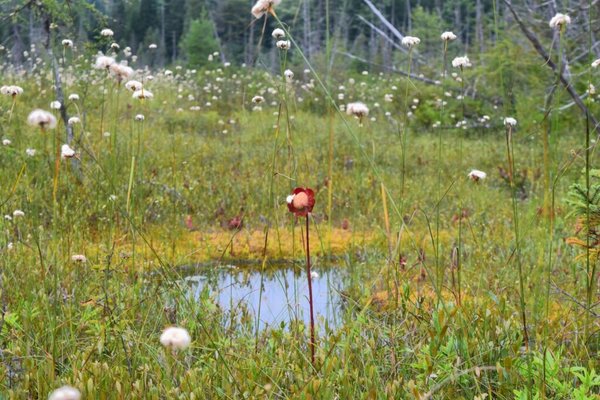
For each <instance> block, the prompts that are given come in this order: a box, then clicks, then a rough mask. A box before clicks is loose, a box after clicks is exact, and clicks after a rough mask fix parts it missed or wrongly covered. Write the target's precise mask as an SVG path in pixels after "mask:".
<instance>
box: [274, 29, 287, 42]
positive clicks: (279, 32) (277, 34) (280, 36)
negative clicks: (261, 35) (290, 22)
mask: <svg viewBox="0 0 600 400" xmlns="http://www.w3.org/2000/svg"><path fill="white" fill-rule="evenodd" d="M271 36H273V39H276V40H279V39H283V38H284V37H285V31H284V30H283V29H281V28H276V29H273V33H271Z"/></svg>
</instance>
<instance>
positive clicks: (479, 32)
mask: <svg viewBox="0 0 600 400" xmlns="http://www.w3.org/2000/svg"><path fill="white" fill-rule="evenodd" d="M475 32H476V37H477V43H478V44H479V54H482V53H483V51H484V47H485V46H484V43H483V4H481V0H477V2H476V5H475Z"/></svg>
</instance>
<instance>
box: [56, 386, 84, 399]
mask: <svg viewBox="0 0 600 400" xmlns="http://www.w3.org/2000/svg"><path fill="white" fill-rule="evenodd" d="M80 399H81V393H80V392H79V390H77V389H75V388H74V387H72V386H63V387H61V388H58V389H56V390H55V391H53V392H52V393H50V396H49V397H48V400H80Z"/></svg>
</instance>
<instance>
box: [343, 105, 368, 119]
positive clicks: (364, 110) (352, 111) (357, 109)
mask: <svg viewBox="0 0 600 400" xmlns="http://www.w3.org/2000/svg"><path fill="white" fill-rule="evenodd" d="M346 114H348V115H352V116H355V117H358V118H363V117H366V116H367V115H369V107H367V106H366V104H365V103H363V102H360V101H357V102H355V103H350V104H348V105H347V106H346Z"/></svg>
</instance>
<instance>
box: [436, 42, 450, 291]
mask: <svg viewBox="0 0 600 400" xmlns="http://www.w3.org/2000/svg"><path fill="white" fill-rule="evenodd" d="M443 53H444V54H443V67H442V68H443V73H442V97H441V103H440V126H438V154H437V156H438V159H437V166H438V181H437V189H438V195H437V198H438V200H437V206H436V207H435V271H436V275H437V286H438V287H441V284H442V282H443V280H444V276H443V271H441V269H440V206H441V202H442V127H441V124H443V121H444V93H445V92H446V73H447V71H446V66H447V62H448V41H447V40H444V50H443ZM439 300H441V299H439Z"/></svg>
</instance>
